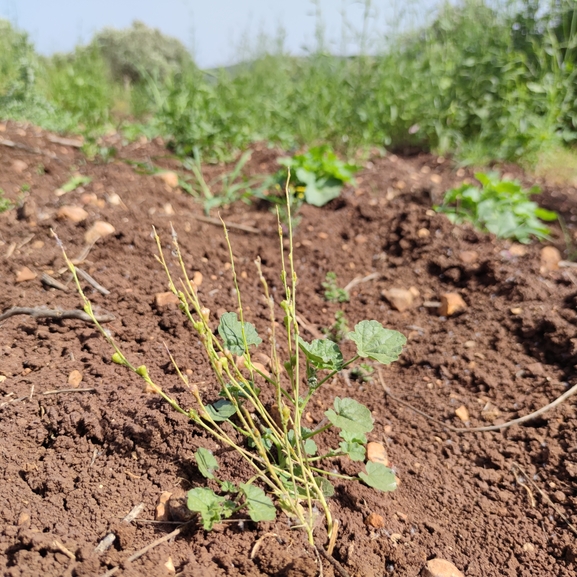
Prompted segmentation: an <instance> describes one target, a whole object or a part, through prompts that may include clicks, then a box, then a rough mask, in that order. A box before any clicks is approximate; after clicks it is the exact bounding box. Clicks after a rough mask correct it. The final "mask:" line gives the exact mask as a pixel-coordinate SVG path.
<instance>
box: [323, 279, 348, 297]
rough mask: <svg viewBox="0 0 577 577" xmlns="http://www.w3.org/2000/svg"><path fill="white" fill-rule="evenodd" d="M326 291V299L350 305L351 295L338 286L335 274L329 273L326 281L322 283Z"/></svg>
mask: <svg viewBox="0 0 577 577" xmlns="http://www.w3.org/2000/svg"><path fill="white" fill-rule="evenodd" d="M322 286H323V288H324V289H325V299H326V300H327V301H329V302H332V303H348V302H349V298H350V296H349V293H348V292H347V291H346V290H345V289H344V288H340V287H339V286H338V285H337V275H336V273H334V272H328V273H327V276H326V277H325V281H324V282H323V283H322Z"/></svg>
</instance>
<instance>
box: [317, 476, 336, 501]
mask: <svg viewBox="0 0 577 577" xmlns="http://www.w3.org/2000/svg"><path fill="white" fill-rule="evenodd" d="M315 483H316V484H317V485H318V486H319V487H320V490H321V491H322V494H323V495H324V496H325V497H332V496H333V495H334V494H335V488H334V487H333V485H332V483H331V482H330V481H329V480H328V479H326V478H325V477H315Z"/></svg>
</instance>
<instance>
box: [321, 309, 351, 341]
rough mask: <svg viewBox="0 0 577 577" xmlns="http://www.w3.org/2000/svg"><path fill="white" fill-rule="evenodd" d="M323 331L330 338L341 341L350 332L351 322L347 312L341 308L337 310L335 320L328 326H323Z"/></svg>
mask: <svg viewBox="0 0 577 577" xmlns="http://www.w3.org/2000/svg"><path fill="white" fill-rule="evenodd" d="M322 332H323V333H324V334H325V335H326V336H327V338H328V339H330V340H331V341H334V342H335V343H340V342H341V341H342V340H343V339H344V338H345V337H346V336H347V333H348V332H349V324H348V322H347V318H346V317H345V313H344V312H343V311H341V310H338V311H336V312H335V322H334V323H333V324H332V325H331V326H330V327H328V328H323V329H322Z"/></svg>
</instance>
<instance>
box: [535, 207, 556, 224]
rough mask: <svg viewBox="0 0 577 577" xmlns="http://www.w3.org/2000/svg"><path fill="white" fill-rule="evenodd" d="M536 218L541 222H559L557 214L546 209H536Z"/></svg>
mask: <svg viewBox="0 0 577 577" xmlns="http://www.w3.org/2000/svg"><path fill="white" fill-rule="evenodd" d="M535 216H536V217H537V218H540V219H541V220H546V221H552V220H557V213H556V212H553V211H552V210H547V209H545V208H536V209H535Z"/></svg>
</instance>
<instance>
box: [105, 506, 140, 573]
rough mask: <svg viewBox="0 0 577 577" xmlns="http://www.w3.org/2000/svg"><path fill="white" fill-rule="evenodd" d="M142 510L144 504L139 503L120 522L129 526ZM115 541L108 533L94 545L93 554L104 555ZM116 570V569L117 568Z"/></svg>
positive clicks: (114, 537) (112, 535) (113, 535)
mask: <svg viewBox="0 0 577 577" xmlns="http://www.w3.org/2000/svg"><path fill="white" fill-rule="evenodd" d="M142 509H144V503H139V504H138V505H136V507H133V508H132V510H131V511H130V513H128V515H126V517H124V519H122V522H123V523H126V524H127V525H130V523H132V521H134V520H135V519H136V517H138V515H140V513H141V512H142ZM115 540H116V535H115V534H114V533H108V535H106V537H104V539H102V541H100V543H98V545H96V547H95V548H94V552H95V553H99V554H100V553H104V551H106V550H107V549H109V548H110V546H111V545H112V543H114V541H115ZM116 569H118V567H117V568H116ZM111 575H112V573H111Z"/></svg>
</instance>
